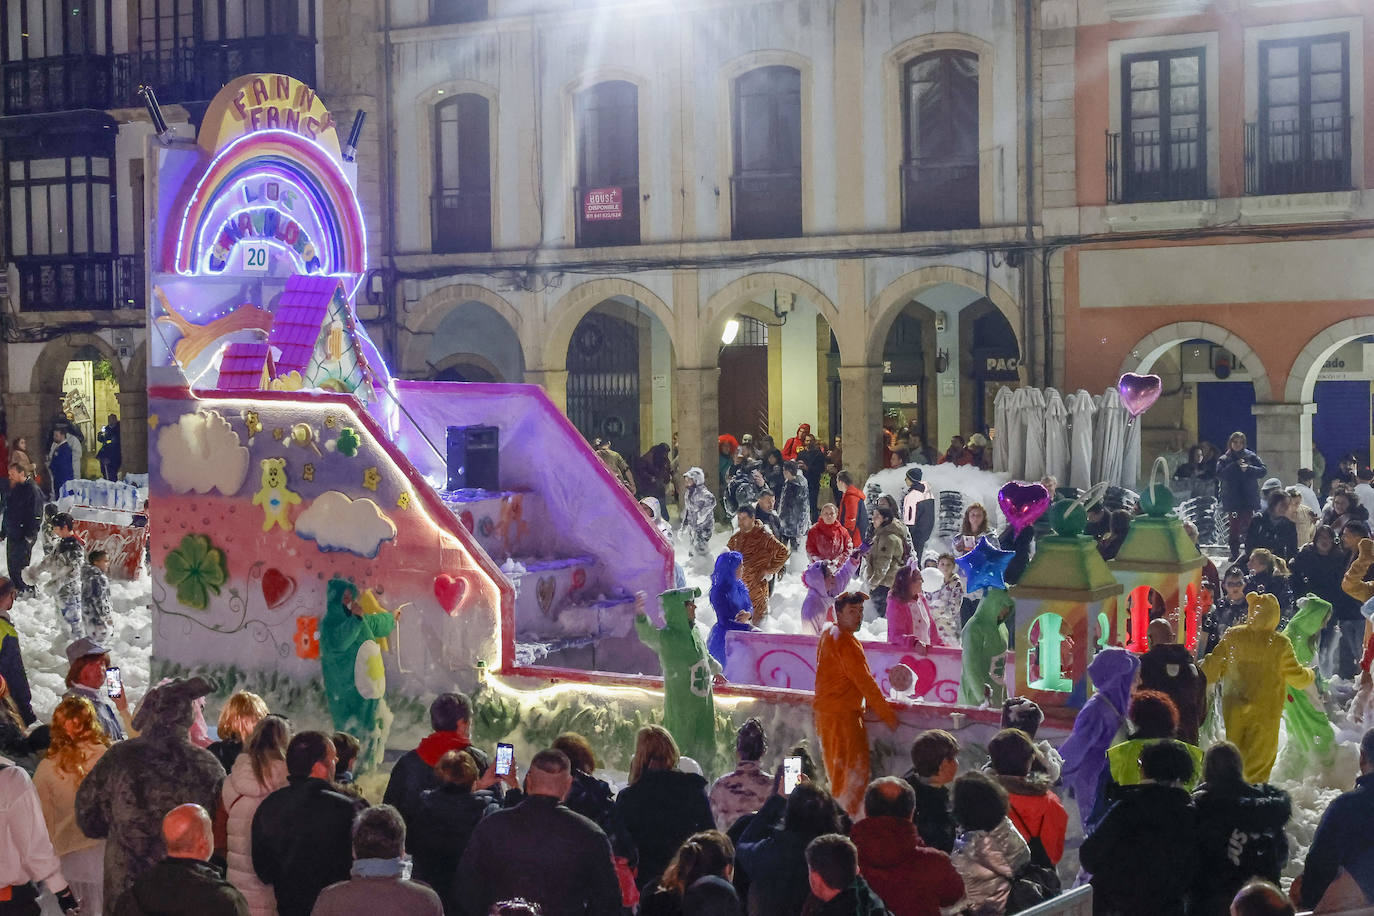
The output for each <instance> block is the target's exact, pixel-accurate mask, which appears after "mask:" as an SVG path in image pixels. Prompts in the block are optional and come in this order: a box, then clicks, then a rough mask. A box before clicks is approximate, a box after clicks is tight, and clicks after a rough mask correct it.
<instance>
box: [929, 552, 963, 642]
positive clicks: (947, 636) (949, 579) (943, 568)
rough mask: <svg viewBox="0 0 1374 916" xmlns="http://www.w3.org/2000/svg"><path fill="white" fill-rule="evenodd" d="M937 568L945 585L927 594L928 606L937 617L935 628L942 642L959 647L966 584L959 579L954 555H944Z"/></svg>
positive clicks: (938, 560) (938, 558) (936, 561)
mask: <svg viewBox="0 0 1374 916" xmlns="http://www.w3.org/2000/svg"><path fill="white" fill-rule="evenodd" d="M935 568H936V569H938V570H940V575H942V576H944V579H945V581H944V584H943V585H941V586H940V587H939V588H938V589H936V590H935V591H933V592H926V593H925V596H926V604H928V605H930V613H931V614H932V615H933V616H934V617H935V628H936V629H938V630H939V631H940V641H941V642H943V643H944V644H945V645H947V646H957V645H959V629H960V627H959V608H960V607H961V606H962V605H963V603H964V582H963V580H962V579H960V578H959V574H958V570H959V567H958V566H957V565H955V562H954V554H952V553H942V554H940V556H939V557H937V558H936V560H935Z"/></svg>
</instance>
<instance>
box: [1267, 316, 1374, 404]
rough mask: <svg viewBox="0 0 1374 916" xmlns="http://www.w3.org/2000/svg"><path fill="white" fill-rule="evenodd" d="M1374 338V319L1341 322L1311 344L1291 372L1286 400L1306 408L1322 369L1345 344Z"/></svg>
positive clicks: (1361, 317) (1285, 394)
mask: <svg viewBox="0 0 1374 916" xmlns="http://www.w3.org/2000/svg"><path fill="white" fill-rule="evenodd" d="M1369 335H1374V315H1361V316H1360V317H1358V318H1347V319H1345V320H1344V321H1338V322H1336V323H1335V324H1333V325H1331V327H1329V328H1327V329H1326V330H1324V331H1322V332H1321V333H1319V334H1317V335H1316V336H1315V337H1313V338H1312V339H1311V340H1310V341H1308V343H1307V346H1305V347H1303V349H1302V352H1301V353H1299V354H1298V358H1297V359H1296V360H1294V362H1293V367H1292V368H1291V369H1290V370H1289V371H1288V384H1287V386H1286V387H1285V388H1284V397H1283V399H1284V400H1285V401H1287V402H1288V403H1290V404H1305V403H1307V402H1309V401H1311V400H1312V398H1313V396H1314V392H1315V388H1316V385H1317V375H1318V373H1320V372H1321V368H1322V365H1323V364H1324V363H1325V362H1326V361H1327V359H1329V358H1330V357H1331V354H1332V353H1334V352H1335V351H1336V350H1337V349H1339V348H1340V347H1341V346H1343V345H1344V344H1347V343H1349V342H1350V341H1352V340H1354V339H1356V338H1357V337H1366V336H1369Z"/></svg>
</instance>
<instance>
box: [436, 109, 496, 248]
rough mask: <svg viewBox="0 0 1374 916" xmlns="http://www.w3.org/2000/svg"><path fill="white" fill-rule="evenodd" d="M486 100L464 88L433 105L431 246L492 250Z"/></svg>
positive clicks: (489, 150)
mask: <svg viewBox="0 0 1374 916" xmlns="http://www.w3.org/2000/svg"><path fill="white" fill-rule="evenodd" d="M489 117H490V103H489V102H488V101H487V100H486V99H485V98H484V97H482V96H480V95H477V94H475V93H470V92H469V93H463V94H462V95H458V96H455V97H453V98H451V99H445V100H444V101H442V102H440V103H439V104H438V105H436V106H434V138H435V143H434V147H435V162H434V193H433V196H432V197H431V198H430V217H431V230H432V233H433V246H434V250H435V251H444V252H452V251H490V250H491V126H490V125H491V122H490V120H489Z"/></svg>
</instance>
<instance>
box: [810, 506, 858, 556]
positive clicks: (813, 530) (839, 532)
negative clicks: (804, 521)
mask: <svg viewBox="0 0 1374 916" xmlns="http://www.w3.org/2000/svg"><path fill="white" fill-rule="evenodd" d="M853 549H854V541H853V539H852V538H850V536H849V532H848V531H847V530H845V527H844V526H843V525H841V524H840V510H839V509H837V508H835V504H834V503H826V504H825V505H824V506H821V517H820V518H818V519H817V520H816V524H814V525H812V526H811V527H810V529H808V530H807V532H806V557H807V559H809V560H810V561H811V562H812V563H815V562H816V561H817V560H824V561H825V562H827V563H833V564H835V565H836V566H841V565H843V564H844V562H845V561H846V560H848V559H849V554H850V552H851V551H852V550H853Z"/></svg>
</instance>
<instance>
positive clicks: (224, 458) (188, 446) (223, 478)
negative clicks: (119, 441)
mask: <svg viewBox="0 0 1374 916" xmlns="http://www.w3.org/2000/svg"><path fill="white" fill-rule="evenodd" d="M157 453H158V456H159V458H160V459H161V461H162V469H161V470H162V479H163V480H165V481H167V483H168V484H169V485H170V486H171V488H172V489H173V490H175V491H176V492H178V493H188V492H191V491H193V490H194V491H195V492H197V493H209V492H210V491H211V490H219V491H220V492H221V493H223V494H224V495H225V496H232V495H234V494H235V493H237V492H238V491H239V488H240V487H242V486H243V481H244V478H245V477H247V476H248V449H246V448H244V447H243V445H241V444H240V442H239V434H238V433H237V432H235V431H234V428H233V427H232V426H230V425H229V421H228V420H226V419H224V417H222V416H220V415H219V414H218V413H216V412H215V411H213V410H201V411H197V412H195V413H187V414H182V415H181V416H180V417H178V418H177V422H176V423H174V424H172V425H169V426H164V427H163V428H162V429H161V430H159V431H158V434H157Z"/></svg>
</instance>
